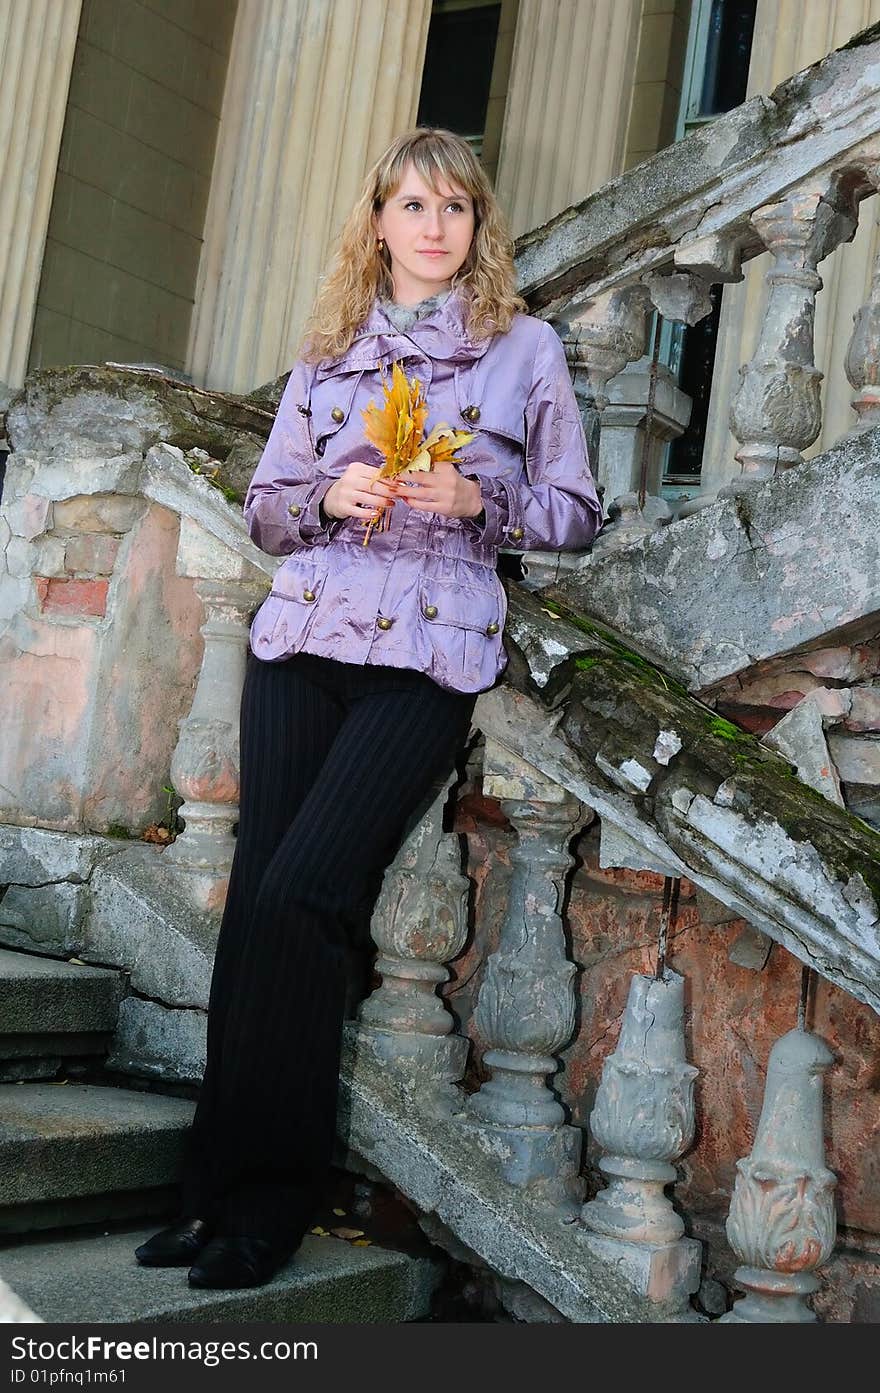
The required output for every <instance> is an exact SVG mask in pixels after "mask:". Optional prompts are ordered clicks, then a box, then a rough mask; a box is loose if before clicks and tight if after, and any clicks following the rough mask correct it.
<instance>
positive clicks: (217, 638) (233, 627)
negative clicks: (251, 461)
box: [163, 518, 267, 912]
mask: <svg viewBox="0 0 880 1393" xmlns="http://www.w3.org/2000/svg"><path fill="white" fill-rule="evenodd" d="M177 569H178V571H179V572H181V573H182V574H184V575H190V576H193V578H194V581H195V590H196V594H197V595H198V596H199V598H200V599H201V601H202V603H203V605H204V607H205V622H204V624H203V625H202V627H201V631H200V632H201V634H202V637H203V638H204V641H205V647H204V654H203V657H202V666H201V670H200V672H199V677H198V681H197V683H196V691H195V697H194V698H193V704H192V708H191V710H190V712H189V715H188V716H186V717H185V718H184V720H183V721H182V722H181V726H180V739H179V741H178V744H177V749H176V750H175V752H174V757H173V759H172V761H171V780H172V783H173V785H174V788H175V789H176V790H177V792H178V793H179V794H182V795H183V798H184V803H183V806H182V808H181V809H180V817H181V819H182V820H183V822H184V824H185V828H184V831H183V832H182V833H180V834H179V835H178V837H177V840H176V841H175V842H173V843H172V844H171V845H170V846H169V847H168V848H167V850H166V851H165V852H164V853H163V857H164V859H165V860H166V861H167V862H168V864H169V865H170V866H171V867H173V869H174V871H175V873H176V874H177V876H178V878H179V880H180V882H181V884H182V886H183V888H184V889H185V890H186V892H187V893H188V895H189V896H190V898H191V899H192V900H193V902H194V903H195V904H197V905H198V906H199V907H200V908H201V909H206V910H211V911H214V912H219V911H220V910H221V909H222V908H223V903H224V901H225V898H226V887H227V884H228V881H229V870H230V867H231V865H232V856H233V852H234V850H235V839H234V837H233V835H232V828H233V826H234V825H235V823H236V821H237V820H238V788H239V783H238V774H239V745H238V728H239V707H240V703H241V689H242V685H243V683H244V671H245V660H246V656H247V639H248V628H249V620H250V616H251V613H252V612H253V610H254V609H255V608H256V606H257V604H258V603H259V601H260V600H261V599H262V598H263V596H264V595H265V593H266V588H267V585H266V577H265V576H264V575H261V574H260V573H259V572H258V571H257V570H256V568H255V567H254V566H252V565H251V563H250V562H248V561H245V560H243V559H242V558H241V557H239V556H236V555H235V554H234V553H233V552H232V551H229V550H227V549H226V548H224V547H222V546H221V545H219V544H218V543H217V542H216V541H214V539H213V538H210V537H208V536H207V534H206V533H204V532H203V531H202V530H201V528H199V527H198V525H197V524H195V523H193V522H191V521H190V520H189V519H187V518H181V526H180V543H179V546H178V555H177ZM224 571H226V573H227V574H226V575H225V576H224V575H223V572H224ZM205 572H208V573H209V574H207V575H206V574H205Z"/></svg>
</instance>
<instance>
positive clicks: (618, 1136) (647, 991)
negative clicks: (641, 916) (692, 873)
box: [581, 968, 700, 1303]
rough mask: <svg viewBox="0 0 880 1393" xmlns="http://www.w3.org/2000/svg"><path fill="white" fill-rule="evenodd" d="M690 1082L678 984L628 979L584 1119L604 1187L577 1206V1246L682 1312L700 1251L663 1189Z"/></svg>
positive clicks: (680, 1145) (680, 1142)
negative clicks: (615, 1033) (614, 1035)
mask: <svg viewBox="0 0 880 1393" xmlns="http://www.w3.org/2000/svg"><path fill="white" fill-rule="evenodd" d="M696 1076H697V1070H696V1069H695V1068H694V1066H693V1065H692V1064H689V1063H688V1062H687V1058H686V1056H685V1039H684V979H683V978H682V977H680V976H679V975H678V973H676V972H672V971H670V970H669V969H668V968H667V969H666V971H665V973H664V975H663V978H662V980H661V979H658V978H656V977H648V976H643V975H641V974H638V975H636V976H635V977H633V979H632V982H631V983H630V990H629V997H628V1000H627V1004H626V1010H625V1012H624V1016H623V1023H622V1026H621V1031H620V1038H619V1040H618V1042H617V1048H616V1049H615V1051H614V1053H613V1054H611V1055H609V1056H608V1058H607V1059H606V1060H605V1064H604V1066H603V1069H602V1081H601V1083H600V1085H599V1090H598V1092H597V1094H596V1104H595V1107H594V1108H593V1112H592V1114H591V1116H590V1129H591V1131H592V1134H593V1136H594V1137H595V1138H596V1140H597V1141H598V1142H599V1144H600V1146H601V1147H602V1148H603V1152H604V1154H603V1156H602V1160H601V1161H600V1162H599V1168H600V1170H602V1171H603V1172H604V1173H605V1175H606V1176H608V1179H609V1184H608V1186H607V1187H606V1189H604V1190H602V1191H601V1192H600V1193H599V1194H598V1195H597V1196H596V1198H595V1199H593V1200H591V1201H590V1202H589V1203H588V1204H585V1205H584V1207H583V1209H582V1211H581V1219H582V1221H583V1224H584V1226H585V1229H586V1230H588V1232H585V1233H583V1235H582V1237H583V1240H584V1242H585V1243H587V1245H588V1246H590V1247H592V1248H593V1249H594V1250H596V1251H599V1252H602V1253H605V1254H606V1255H608V1254H610V1255H612V1256H615V1257H616V1258H618V1259H619V1260H620V1261H621V1262H622V1263H623V1265H624V1266H625V1267H626V1268H627V1269H628V1270H629V1272H630V1275H631V1276H632V1278H633V1280H634V1281H636V1283H637V1285H639V1286H640V1288H641V1289H642V1290H644V1291H645V1292H646V1294H652V1293H653V1294H654V1295H655V1296H659V1295H660V1294H661V1291H660V1288H661V1287H662V1289H663V1292H662V1294H663V1295H664V1296H669V1295H670V1293H671V1292H673V1291H675V1292H677V1293H678V1295H679V1297H680V1299H681V1300H682V1302H683V1303H686V1301H687V1297H688V1295H689V1294H690V1293H691V1292H693V1291H695V1290H696V1288H697V1285H698V1284H699V1272H700V1246H699V1244H698V1243H695V1242H694V1241H693V1240H692V1239H687V1238H684V1237H683V1234H684V1224H683V1222H682V1220H681V1218H680V1217H679V1215H678V1214H677V1213H676V1212H675V1210H674V1209H673V1207H672V1203H671V1201H670V1200H669V1199H668V1198H667V1196H666V1195H665V1194H664V1189H665V1187H666V1186H667V1185H668V1184H669V1183H670V1181H672V1180H674V1179H675V1177H676V1172H675V1168H674V1166H673V1165H672V1162H673V1161H676V1160H678V1158H679V1157H680V1156H682V1155H683V1154H684V1153H685V1151H687V1149H688V1147H689V1146H690V1145H691V1142H692V1141H693V1135H694V1100H693V1090H694V1080H695V1078H696Z"/></svg>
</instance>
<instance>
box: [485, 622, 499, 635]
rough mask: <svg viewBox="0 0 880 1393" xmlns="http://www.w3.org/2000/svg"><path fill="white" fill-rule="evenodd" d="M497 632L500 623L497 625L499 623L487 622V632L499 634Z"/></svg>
mask: <svg viewBox="0 0 880 1393" xmlns="http://www.w3.org/2000/svg"><path fill="white" fill-rule="evenodd" d="M497 632H498V625H497V624H487V625H486V633H487V634H489V635H492V634H497Z"/></svg>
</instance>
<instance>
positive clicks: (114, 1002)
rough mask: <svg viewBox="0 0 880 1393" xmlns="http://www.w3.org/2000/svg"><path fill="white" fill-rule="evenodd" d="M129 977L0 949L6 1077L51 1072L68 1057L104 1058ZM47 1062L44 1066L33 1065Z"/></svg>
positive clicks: (0, 1034)
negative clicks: (10, 1064)
mask: <svg viewBox="0 0 880 1393" xmlns="http://www.w3.org/2000/svg"><path fill="white" fill-rule="evenodd" d="M124 989H125V976H124V974H123V973H121V972H114V971H112V970H110V969H107V968H103V967H87V966H84V965H83V966H79V965H78V964H76V963H69V962H60V961H58V959H56V958H40V957H37V956H36V955H35V954H32V953H18V952H15V951H14V950H11V949H9V948H0V1061H15V1064H14V1065H12V1066H11V1067H10V1068H9V1069H5V1070H4V1071H3V1073H4V1075H5V1077H6V1078H14V1077H16V1076H18V1077H22V1076H28V1075H29V1076H30V1077H34V1076H39V1075H40V1074H41V1073H42V1074H45V1073H46V1071H47V1067H48V1061H53V1062H54V1065H55V1068H57V1067H58V1064H59V1063H60V1061H61V1060H62V1059H65V1058H71V1057H74V1056H75V1057H80V1056H83V1055H90V1054H101V1053H103V1052H104V1051H105V1050H106V1047H107V1042H108V1039H109V1036H110V1034H111V1032H112V1031H113V1030H114V1028H115V1026H116V1018H117V1016H118V1013H119V1002H120V1000H121V998H122V994H123V991H124ZM37 1060H42V1061H45V1062H46V1063H44V1065H43V1067H42V1068H41V1067H40V1066H39V1065H37V1064H35V1063H34V1064H33V1065H30V1064H29V1063H28V1061H37Z"/></svg>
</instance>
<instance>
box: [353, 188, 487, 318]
mask: <svg viewBox="0 0 880 1393" xmlns="http://www.w3.org/2000/svg"><path fill="white" fill-rule="evenodd" d="M438 189H439V192H438V193H435V192H434V190H433V189H432V188H431V186H430V185H429V184H426V183H425V181H424V179H422V177H421V175H420V174H418V173H417V172H416V170H415V167H414V166H413V164H412V162H410V163H408V164H407V165H406V166H405V168H404V171H403V176H402V178H401V181H400V185H399V186H398V188H397V189H395V191H394V192H393V193H392V194H389V196H388V198H387V200H386V201H385V203H384V204H383V206H382V208H381V209H380V211H379V212H378V213H377V214H376V216H375V225H376V235H377V236H378V237H382V238H384V240H385V245H386V246H387V247H388V251H389V253H390V255H391V275H392V277H393V278H394V298H395V300H397V301H398V303H400V304H403V305H417V304H418V303H419V301H420V300H424V299H426V298H427V297H428V296H429V295H436V294H437V293H438V291H441V290H448V289H449V287H450V285H451V283H452V277H453V276H454V275H455V273H456V271H457V270H458V269H459V267H461V266H462V265H463V264H464V261H465V258H466V257H467V254H468V251H469V249H470V245H471V242H472V241H473V237H474V204H473V199H472V198H471V196H470V194H467V193H465V192H464V190H463V189H460V188H458V187H457V186H456V185H454V184H447V183H446V182H444V181H442V180H438Z"/></svg>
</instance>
